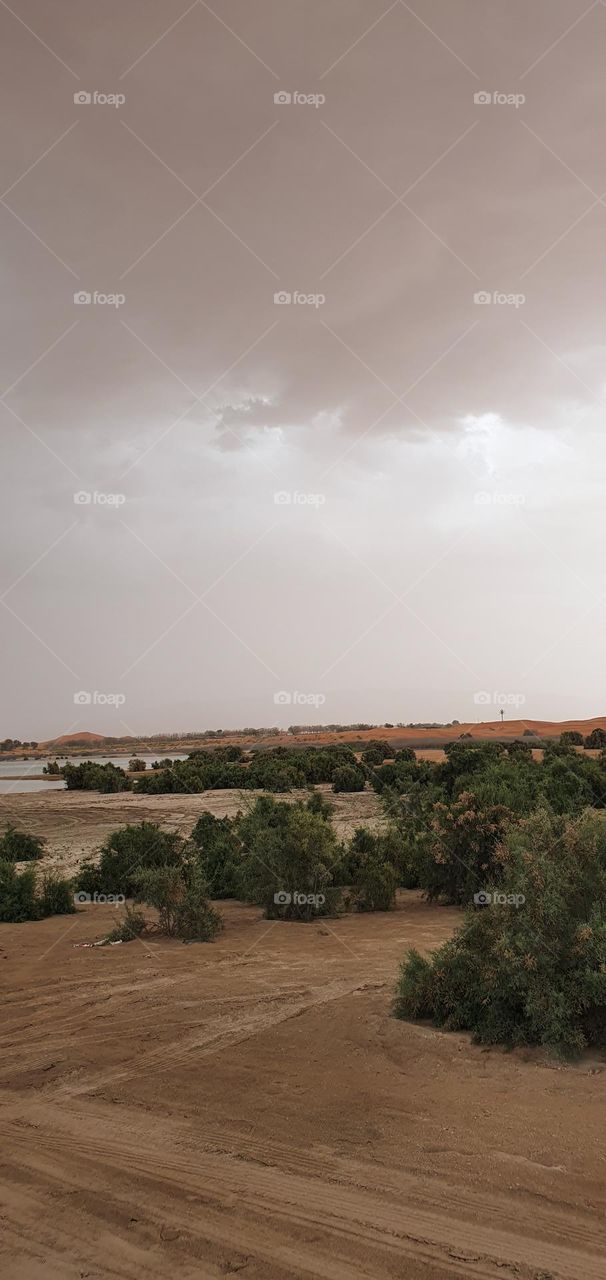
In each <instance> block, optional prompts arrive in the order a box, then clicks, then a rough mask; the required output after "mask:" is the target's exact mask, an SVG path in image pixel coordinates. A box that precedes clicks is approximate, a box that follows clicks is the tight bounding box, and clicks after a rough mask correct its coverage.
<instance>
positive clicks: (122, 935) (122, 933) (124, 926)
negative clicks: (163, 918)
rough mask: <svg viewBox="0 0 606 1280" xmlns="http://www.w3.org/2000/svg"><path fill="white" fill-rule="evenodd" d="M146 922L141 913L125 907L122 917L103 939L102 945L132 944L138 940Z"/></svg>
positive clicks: (133, 908)
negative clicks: (115, 943) (113, 943)
mask: <svg viewBox="0 0 606 1280" xmlns="http://www.w3.org/2000/svg"><path fill="white" fill-rule="evenodd" d="M146 927H147V921H146V919H145V916H144V915H143V912H142V911H137V910H136V908H135V907H127V908H126V910H125V912H124V916H123V918H122V920H121V921H120V923H119V924H117V925H116V927H115V929H112V930H111V932H110V933H108V935H107V937H106V938H104V940H103V941H104V943H109V942H134V940H135V938H140V937H141V934H142V933H144V932H145V929H146Z"/></svg>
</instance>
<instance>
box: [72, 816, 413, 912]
mask: <svg viewBox="0 0 606 1280" xmlns="http://www.w3.org/2000/svg"><path fill="white" fill-rule="evenodd" d="M331 815H332V806H331V805H330V804H329V802H328V801H327V800H326V799H325V798H324V797H323V796H322V795H321V794H320V793H318V792H314V793H313V794H312V795H311V796H310V797H309V799H308V800H306V801H305V802H297V803H294V804H290V803H288V802H285V801H279V800H275V799H274V798H273V797H272V796H260V797H258V798H257V800H256V801H255V803H254V804H253V805H251V806H250V808H249V809H248V811H247V812H245V813H239V814H237V815H236V816H235V817H233V818H229V817H225V818H215V817H214V815H213V814H211V813H208V812H206V813H203V814H202V815H201V817H200V818H199V819H198V821H197V822H196V825H195V826H194V828H193V831H192V833H191V836H190V838H189V839H188V840H185V839H184V838H182V837H181V836H179V835H178V833H176V832H166V831H162V830H161V829H160V828H159V827H158V826H157V825H156V824H155V823H150V822H142V823H139V824H136V825H130V826H127V827H124V828H121V829H120V830H119V831H115V832H114V833H113V834H112V835H111V836H110V837H108V839H107V841H106V842H105V844H104V845H103V847H102V849H101V852H100V856H99V859H98V860H97V861H96V862H85V863H84V864H83V865H82V867H81V869H80V872H79V874H78V876H77V879H76V881H75V887H76V889H77V890H80V891H82V892H84V893H87V894H90V895H91V896H92V895H94V894H124V895H125V897H127V898H131V897H132V898H135V899H136V898H137V897H138V896H139V895H140V893H141V888H142V881H141V876H142V874H145V875H147V874H148V873H152V872H154V873H155V872H158V871H162V872H163V873H164V872H167V871H170V872H171V873H172V872H174V871H175V869H177V870H179V869H181V870H182V871H186V872H187V876H191V875H193V872H194V870H196V871H197V872H198V873H199V875H200V877H201V881H200V882H199V883H202V882H203V883H204V885H205V886H206V893H207V896H208V897H209V898H212V899H221V898H238V899H240V900H241V901H244V902H251V903H255V904H257V905H259V906H261V907H263V909H264V911H265V914H266V915H267V916H268V918H272V919H275V918H281V919H297V920H309V919H312V918H314V917H315V916H318V915H327V914H334V913H335V912H336V911H339V910H360V911H362V910H372V911H374V910H389V908H390V907H391V906H392V905H393V903H394V900H395V891H396V887H397V885H398V883H399V882H400V878H401V867H400V866H399V865H398V854H399V850H400V849H401V841H400V840H399V838H398V836H397V832H396V830H395V828H393V829H392V831H391V832H389V831H386V832H381V833H377V834H374V833H371V832H369V831H367V830H365V829H364V828H360V829H358V830H357V831H356V833H355V834H354V837H353V839H352V840H351V841H350V842H349V843H346V842H345V843H342V842H339V840H338V839H337V836H336V833H335V830H334V827H333V825H332V821H331ZM319 899H321V901H319Z"/></svg>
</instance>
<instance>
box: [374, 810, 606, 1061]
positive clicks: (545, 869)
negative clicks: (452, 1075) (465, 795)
mask: <svg viewBox="0 0 606 1280" xmlns="http://www.w3.org/2000/svg"><path fill="white" fill-rule="evenodd" d="M502 865H503V870H504V875H503V878H502V883H501V885H500V890H501V893H502V895H503V896H504V898H505V901H504V902H503V904H502V905H501V903H500V902H499V903H495V902H492V903H491V904H490V905H488V906H485V907H476V908H473V907H472V908H469V909H468V911H467V913H466V917H465V923H464V924H463V926H462V928H461V929H459V930H458V932H457V933H456V934H455V936H454V938H452V939H451V941H450V942H447V943H446V944H445V946H443V947H441V948H440V949H439V951H437V952H436V953H435V954H434V955H433V956H432V957H430V958H429V959H422V958H421V956H420V955H419V954H418V953H417V952H415V951H412V952H409V953H408V956H407V959H406V960H405V962H404V964H403V966H402V970H401V974H400V980H399V984H398V988H397V998H396V1005H395V1012H396V1014H397V1016H399V1017H403V1018H431V1019H432V1020H433V1021H435V1022H436V1023H438V1025H440V1026H444V1027H445V1028H447V1029H448V1030H470V1031H472V1032H473V1035H474V1039H475V1040H476V1041H477V1042H479V1043H486V1044H506V1045H519V1044H539V1045H545V1046H549V1047H550V1048H551V1049H554V1050H557V1051H559V1052H562V1053H567V1054H574V1053H578V1052H580V1051H581V1050H582V1049H584V1048H585V1047H586V1046H588V1045H591V1044H604V1043H605V1041H606V822H605V820H604V818H603V817H602V816H601V815H599V814H596V813H593V812H591V811H590V810H589V811H587V812H586V813H584V814H583V816H582V817H581V818H580V819H579V820H577V821H576V822H570V821H568V822H566V821H565V820H564V819H562V818H558V817H557V816H555V815H553V814H551V813H549V812H548V811H538V812H537V813H536V814H533V815H532V816H531V817H530V818H528V819H524V820H523V821H522V822H521V823H519V824H518V825H517V826H516V827H512V828H510V829H509V831H508V834H507V839H506V843H505V846H504V850H503V861H502ZM494 884H495V882H494V881H492V882H489V884H488V890H489V892H491V891H492V890H493V888H494ZM513 897H515V898H516V902H517V903H518V905H514V904H513V903H512V902H511V901H510V902H508V901H507V898H509V899H511V898H513ZM520 899H522V901H521V902H520Z"/></svg>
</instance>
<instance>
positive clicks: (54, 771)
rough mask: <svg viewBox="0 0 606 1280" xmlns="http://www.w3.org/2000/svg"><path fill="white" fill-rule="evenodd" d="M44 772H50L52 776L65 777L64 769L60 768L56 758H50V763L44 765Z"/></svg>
mask: <svg viewBox="0 0 606 1280" xmlns="http://www.w3.org/2000/svg"><path fill="white" fill-rule="evenodd" d="M42 772H43V773H47V774H49V775H50V776H51V778H62V777H63V770H62V769H60V768H59V765H58V764H57V761H56V760H49V762H48V764H45V765H44V768H43V770H42Z"/></svg>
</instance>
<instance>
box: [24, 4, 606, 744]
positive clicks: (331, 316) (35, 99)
mask: <svg viewBox="0 0 606 1280" xmlns="http://www.w3.org/2000/svg"><path fill="white" fill-rule="evenodd" d="M605 40H606V9H605V7H604V4H603V3H602V2H601V0H598V2H597V3H594V4H591V5H588V4H587V3H585V2H584V0H532V4H529V3H528V0H413V2H412V3H411V4H410V5H409V4H407V3H404V2H403V0H396V2H395V3H393V4H391V5H389V3H388V0H213V3H212V4H211V5H208V4H205V3H203V0H196V2H195V3H192V4H191V5H190V6H189V8H188V5H187V0H179V2H178V0H127V3H125V0H104V3H103V4H102V5H100V4H99V3H98V0H11V6H10V8H9V6H8V5H7V4H4V3H3V2H2V3H0V44H1V46H2V48H3V74H2V78H1V81H0V93H1V96H2V110H1V111H0V136H1V155H2V177H1V183H2V188H1V189H2V192H3V193H4V194H3V195H2V198H1V202H0V223H1V227H2V238H3V256H2V274H3V281H2V285H3V287H2V310H3V333H2V344H1V346H2V350H1V356H0V359H1V364H2V368H1V384H2V401H1V404H0V422H1V426H2V434H3V445H4V448H3V458H4V462H3V468H2V484H3V496H2V515H3V517H4V519H5V521H6V531H5V535H4V537H3V539H2V544H1V551H0V556H1V564H0V574H1V582H2V586H1V591H2V592H3V593H4V594H3V595H2V604H3V608H2V610H1V611H0V613H1V615H2V618H1V620H2V636H3V639H2V646H3V647H2V655H1V659H2V666H1V669H2V680H3V685H4V695H3V699H2V721H1V724H0V737H3V736H8V735H15V736H17V737H20V738H24V739H29V738H36V739H38V740H42V739H44V738H45V737H49V736H51V735H53V736H54V735H56V734H59V733H65V732H75V731H77V730H78V729H88V730H94V731H97V732H104V733H115V734H125V733H129V732H131V733H139V732H150V731H153V730H158V729H166V730H175V731H176V730H186V729H202V728H205V727H211V728H212V727H219V726H223V727H228V726H244V725H272V724H278V725H281V726H286V725H289V724H293V723H307V722H317V721H319V722H338V721H340V722H351V721H358V720H369V721H377V722H381V721H384V720H386V719H387V720H389V721H393V722H398V721H404V722H407V721H413V720H440V721H443V720H450V719H451V718H453V717H456V718H457V719H459V720H461V721H464V720H477V719H495V718H496V717H497V716H498V712H499V708H500V706H501V705H504V706H505V710H506V715H507V716H511V717H513V716H514V715H515V716H517V715H523V716H524V717H526V718H529V719H532V718H546V719H560V718H573V717H576V716H592V715H598V714H601V713H604V712H605V711H606V707H605V705H604V697H603V669H604V657H603V655H604V623H605V616H606V609H605V604H604V600H605V597H606V574H605V569H604V552H603V544H604V537H603V526H604V520H603V508H604V499H603V493H604V481H605V478H606V477H605V471H606V467H605V463H606V446H605V443H604V392H605V387H604V382H605V378H604V354H605V350H606V344H605V337H604V318H605V309H604V249H605V227H606V208H605V204H604V202H603V195H604V193H605V192H606V152H605V150H604V143H603V139H604V125H605V108H606V85H605V83H604V63H603V50H604V47H605ZM276 95H278V99H277V100H275V96H276ZM477 95H480V99H479V100H474V96H476V97H477ZM78 97H80V98H81V99H82V100H81V101H78V100H77V99H78ZM281 97H287V98H288V97H290V101H283V100H281ZM75 98H76V100H75ZM486 99H489V100H488V101H487V100H486ZM79 294H82V295H83V296H84V298H85V299H88V298H90V301H88V300H85V301H82V302H78V301H75V300H74V299H75V297H76V298H77V296H78V295H79ZM478 294H479V295H480V299H482V298H483V299H486V298H488V301H486V300H484V301H482V300H474V295H478ZM275 295H284V296H285V297H286V299H290V300H289V301H288V300H287V301H279V300H278V301H275ZM112 299H113V301H112ZM75 495H78V496H79V498H80V499H81V500H79V501H76V500H75ZM82 499H83V500H82ZM79 692H83V693H84V694H86V695H87V699H90V700H87V701H86V702H84V704H83V705H82V704H79V703H75V702H74V695H75V694H77V693H79ZM278 693H282V694H286V695H288V698H282V700H281V701H279V702H278V703H276V700H275V699H276V694H278ZM99 695H100V696H99ZM108 695H119V696H118V697H117V698H114V700H113V701H109V702H108V701H104V699H106V698H107V696H108ZM301 695H303V697H304V698H307V697H308V696H310V695H311V696H312V701H311V702H310V701H304V700H302V698H301ZM478 695H480V697H478ZM504 699H505V701H503V700H504Z"/></svg>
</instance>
